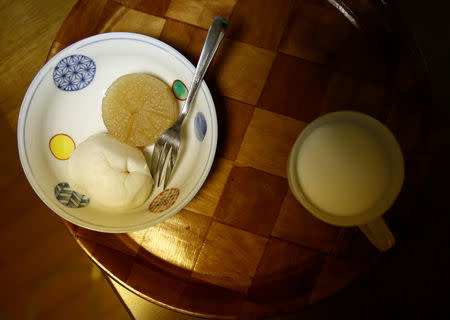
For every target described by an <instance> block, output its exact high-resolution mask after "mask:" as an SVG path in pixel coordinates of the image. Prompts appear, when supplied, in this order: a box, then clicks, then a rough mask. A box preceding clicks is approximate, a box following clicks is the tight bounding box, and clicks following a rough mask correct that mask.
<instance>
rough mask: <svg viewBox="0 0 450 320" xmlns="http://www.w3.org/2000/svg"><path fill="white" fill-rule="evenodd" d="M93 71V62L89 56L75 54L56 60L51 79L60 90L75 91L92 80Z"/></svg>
mask: <svg viewBox="0 0 450 320" xmlns="http://www.w3.org/2000/svg"><path fill="white" fill-rule="evenodd" d="M95 71H96V67H95V62H94V61H93V60H92V59H91V58H89V57H86V56H83V55H80V54H75V55H71V56H68V57H65V58H64V59H62V60H61V61H59V62H58V64H57V65H56V67H55V70H53V81H54V82H55V85H56V86H57V87H58V88H59V89H61V90H64V91H77V90H81V89H83V88H85V87H87V86H88V85H89V84H90V83H91V82H92V80H94V76H95Z"/></svg>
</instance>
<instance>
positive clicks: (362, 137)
mask: <svg viewBox="0 0 450 320" xmlns="http://www.w3.org/2000/svg"><path fill="white" fill-rule="evenodd" d="M287 176H288V181H289V186H290V188H291V190H292V192H293V193H294V195H295V197H296V198H297V200H298V201H300V203H301V204H302V205H303V206H304V207H305V208H306V209H307V210H308V211H309V212H311V213H312V214H313V215H314V216H315V217H317V218H318V219H320V220H322V221H325V222H327V223H330V224H333V225H338V226H358V227H359V228H360V229H361V230H362V231H363V233H364V234H365V235H366V237H367V238H368V239H369V240H370V242H372V244H373V245H374V246H375V247H376V248H377V249H378V250H380V251H386V250H388V249H389V248H391V247H392V246H393V245H394V244H395V238H394V236H393V234H392V232H391V231H390V230H389V228H388V226H387V225H386V223H385V221H384V219H383V217H382V215H383V214H384V213H385V212H386V211H387V210H388V209H389V208H390V207H391V206H392V204H393V203H394V201H395V200H396V198H397V196H398V194H399V192H400V190H401V188H402V185H403V180H404V161H403V155H402V152H401V149H400V146H399V144H398V142H397V140H396V139H395V137H394V136H393V135H392V133H391V132H390V131H389V129H388V128H387V127H386V126H384V125H383V124H382V123H381V122H379V121H378V120H376V119H374V118H372V117H370V116H368V115H366V114H363V113H359V112H353V111H338V112H333V113H329V114H326V115H324V116H321V117H319V118H317V119H316V120H314V121H313V122H311V123H310V124H309V125H308V126H307V127H306V128H305V129H304V130H303V131H302V133H301V134H300V135H299V137H298V138H297V141H296V142H295V144H294V146H293V148H292V150H291V153H290V156H289V160H288V166H287Z"/></svg>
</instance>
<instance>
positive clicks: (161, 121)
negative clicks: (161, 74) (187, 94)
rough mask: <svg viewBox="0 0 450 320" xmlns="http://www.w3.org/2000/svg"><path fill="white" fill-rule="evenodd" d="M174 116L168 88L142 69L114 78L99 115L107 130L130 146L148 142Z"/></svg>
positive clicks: (151, 141)
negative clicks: (142, 71) (139, 71)
mask: <svg viewBox="0 0 450 320" xmlns="http://www.w3.org/2000/svg"><path fill="white" fill-rule="evenodd" d="M177 116H178V102H177V100H176V99H175V97H174V96H173V94H172V90H171V88H170V87H169V86H168V85H167V84H166V83H164V82H163V81H161V80H160V79H158V78H156V77H154V76H152V75H150V74H146V73H130V74H126V75H123V76H121V77H119V78H118V79H116V80H115V81H114V82H113V83H112V84H111V85H110V86H109V88H108V89H107V91H106V93H105V96H104V97H103V101H102V118H103V122H104V124H105V126H106V128H107V129H108V132H109V133H110V134H111V135H113V136H114V137H116V138H117V139H118V140H120V141H121V142H125V143H127V144H129V145H131V146H136V147H143V146H148V145H152V144H154V143H155V142H156V140H157V139H158V138H159V136H160V135H161V134H162V133H163V132H164V131H166V130H167V129H168V128H170V127H171V126H172V125H173V124H174V123H175V120H176V119H177Z"/></svg>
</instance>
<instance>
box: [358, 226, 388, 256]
mask: <svg viewBox="0 0 450 320" xmlns="http://www.w3.org/2000/svg"><path fill="white" fill-rule="evenodd" d="M359 228H360V229H361V231H362V232H363V233H364V234H365V235H366V237H367V239H369V241H370V242H372V244H373V245H374V246H375V247H376V248H377V249H378V250H380V251H381V252H384V251H387V250H389V249H390V248H392V247H393V246H394V244H395V238H394V235H393V234H392V232H391V230H390V229H389V227H388V226H387V225H386V222H385V221H384V219H383V218H382V217H379V218H377V219H375V220H372V221H370V222H369V223H367V224H363V225H360V226H359Z"/></svg>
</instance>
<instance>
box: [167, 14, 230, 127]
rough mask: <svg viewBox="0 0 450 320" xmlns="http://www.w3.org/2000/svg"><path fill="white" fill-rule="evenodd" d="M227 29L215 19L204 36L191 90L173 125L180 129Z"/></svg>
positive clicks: (221, 20)
mask: <svg viewBox="0 0 450 320" xmlns="http://www.w3.org/2000/svg"><path fill="white" fill-rule="evenodd" d="M227 28H228V21H227V20H226V19H225V18H222V17H215V18H214V20H213V22H212V23H211V25H210V26H209V30H208V34H207V35H206V40H205V43H204V44H203V49H202V53H201V54H200V58H199V60H198V63H197V68H196V69H195V73H194V79H193V80H192V84H191V88H190V90H189V93H188V96H187V98H186V101H185V102H184V105H183V108H182V109H181V112H180V115H179V116H178V119H177V122H176V124H175V125H177V126H179V127H181V125H182V124H183V121H184V119H185V118H186V116H187V115H188V113H189V110H190V109H191V104H192V101H193V100H194V98H195V95H196V94H197V91H198V89H199V88H200V84H201V83H202V80H203V77H204V76H205V73H206V70H207V69H208V67H209V64H210V63H211V60H212V59H213V57H214V55H215V53H216V51H217V48H218V47H219V44H220V42H221V41H222V39H223V37H224V35H225V32H226V31H227Z"/></svg>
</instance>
